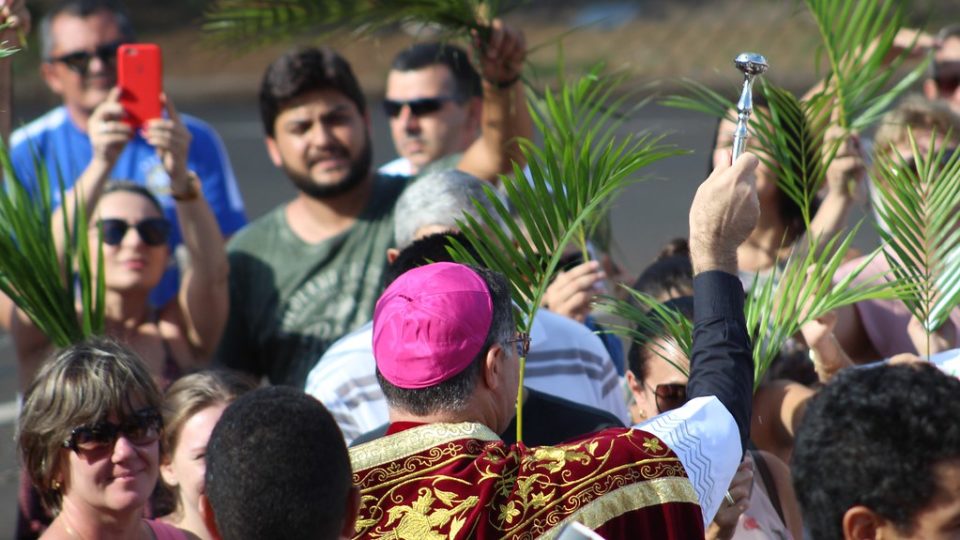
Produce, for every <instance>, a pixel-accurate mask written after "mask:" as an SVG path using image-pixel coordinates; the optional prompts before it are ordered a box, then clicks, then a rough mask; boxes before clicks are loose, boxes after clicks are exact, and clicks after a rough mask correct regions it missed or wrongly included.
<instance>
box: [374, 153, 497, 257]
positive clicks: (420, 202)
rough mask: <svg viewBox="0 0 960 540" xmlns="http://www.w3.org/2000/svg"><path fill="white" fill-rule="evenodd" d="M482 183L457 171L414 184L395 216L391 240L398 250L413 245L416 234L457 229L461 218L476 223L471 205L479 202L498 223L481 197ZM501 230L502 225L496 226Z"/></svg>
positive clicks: (449, 171)
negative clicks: (432, 229)
mask: <svg viewBox="0 0 960 540" xmlns="http://www.w3.org/2000/svg"><path fill="white" fill-rule="evenodd" d="M484 191H485V190H484V182H483V181H482V180H480V179H479V178H477V177H475V176H472V175H469V174H467V173H465V172H463V171H458V170H457V169H448V170H446V171H441V172H436V173H431V174H428V175H426V176H424V177H423V178H420V179H418V180H416V181H415V182H414V183H413V184H412V185H411V186H410V187H408V188H407V189H406V191H404V192H403V195H401V196H400V199H399V200H397V206H396V210H395V212H394V216H395V218H394V229H393V231H394V238H395V239H396V244H397V247H398V248H399V249H404V248H406V247H407V246H409V245H410V244H412V243H413V242H414V240H415V239H416V234H417V231H419V230H420V229H422V228H424V227H429V226H442V227H449V228H450V229H457V220H458V219H463V217H464V214H470V215H471V216H474V217H475V218H477V219H479V218H480V214H479V212H478V211H477V208H476V206H474V203H473V201H475V200H476V201H478V202H479V203H480V204H481V205H482V206H483V208H485V209H486V210H487V212H489V213H490V214H491V215H492V216H494V217H495V218H497V221H498V222H499V221H500V219H499V217H498V214H497V212H496V210H494V207H493V203H491V202H490V199H489V198H487V195H486V194H485V193H484ZM497 225H498V226H500V227H501V228H503V227H502V225H503V224H502V223H498V224H497Z"/></svg>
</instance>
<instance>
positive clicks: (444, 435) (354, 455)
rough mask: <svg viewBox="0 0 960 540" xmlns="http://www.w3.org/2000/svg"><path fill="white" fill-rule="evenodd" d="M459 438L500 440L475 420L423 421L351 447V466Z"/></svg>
mask: <svg viewBox="0 0 960 540" xmlns="http://www.w3.org/2000/svg"><path fill="white" fill-rule="evenodd" d="M462 439H477V440H480V441H484V442H490V441H499V440H500V437H498V436H497V434H495V433H494V432H493V431H491V430H490V428H488V427H487V426H485V425H483V424H478V423H476V422H463V423H460V424H425V425H422V426H417V427H414V428H410V429H407V430H404V431H401V432H400V433H394V434H393V435H389V436H387V437H382V438H380V439H377V440H375V441H370V442H368V443H364V444H361V445H359V446H355V447H353V448H351V449H350V466H351V467H352V468H353V470H354V471H361V470H364V469H370V468H373V467H378V466H380V465H383V464H386V463H389V462H391V461H396V460H398V459H403V458H405V457H407V456H411V455H414V454H418V453H420V452H423V451H424V450H425V449H427V448H430V447H433V446H438V445H441V444H444V443H448V442H453V441H458V440H462Z"/></svg>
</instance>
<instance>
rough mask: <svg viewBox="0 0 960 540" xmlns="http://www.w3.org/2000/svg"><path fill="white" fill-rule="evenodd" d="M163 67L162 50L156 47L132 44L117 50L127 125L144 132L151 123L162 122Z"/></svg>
mask: <svg viewBox="0 0 960 540" xmlns="http://www.w3.org/2000/svg"><path fill="white" fill-rule="evenodd" d="M162 73H163V67H162V64H161V56H160V47H159V46H157V45H155V44H152V43H128V44H124V45H121V46H120V48H119V49H118V50H117V85H118V86H119V87H120V104H121V105H123V110H124V113H125V116H124V122H126V123H127V124H128V125H129V126H130V127H132V128H134V129H140V128H142V127H143V125H144V124H145V123H146V122H147V121H148V120H152V119H154V118H161V116H162V113H163V105H162V103H161V102H160V93H161V92H162V91H163V76H162Z"/></svg>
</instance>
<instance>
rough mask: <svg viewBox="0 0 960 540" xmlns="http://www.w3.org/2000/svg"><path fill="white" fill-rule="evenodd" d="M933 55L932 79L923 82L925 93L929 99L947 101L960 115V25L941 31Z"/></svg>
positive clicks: (931, 64) (932, 51)
mask: <svg viewBox="0 0 960 540" xmlns="http://www.w3.org/2000/svg"><path fill="white" fill-rule="evenodd" d="M931 55H932V57H933V59H932V60H933V61H932V62H931V63H930V77H929V78H927V80H925V81H923V93H924V94H925V95H926V96H927V98H928V99H941V100H943V101H945V102H946V103H947V104H949V105H950V108H951V109H953V111H954V112H955V113H957V114H960V24H954V25H950V26H947V27H945V28H943V29H942V30H940V32H939V33H938V34H937V38H936V44H935V46H934V48H933V49H932V50H931Z"/></svg>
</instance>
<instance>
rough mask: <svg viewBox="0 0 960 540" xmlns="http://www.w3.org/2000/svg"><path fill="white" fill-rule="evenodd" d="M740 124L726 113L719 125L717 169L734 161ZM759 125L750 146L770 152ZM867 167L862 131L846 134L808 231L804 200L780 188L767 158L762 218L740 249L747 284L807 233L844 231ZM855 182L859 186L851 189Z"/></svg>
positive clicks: (760, 177) (823, 236)
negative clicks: (764, 147)
mask: <svg viewBox="0 0 960 540" xmlns="http://www.w3.org/2000/svg"><path fill="white" fill-rule="evenodd" d="M755 106H756V107H758V108H760V107H763V108H765V107H766V102H765V100H762V99H756V100H755ZM760 121H762V120H761V119H760V116H759V115H757V114H754V115H753V117H752V118H751V124H756V122H760ZM735 128H736V123H735V122H734V121H733V120H731V119H729V118H724V119H722V120H720V122H719V123H718V124H717V131H716V134H715V136H714V144H713V153H712V157H711V163H710V167H711V170H712V168H714V167H716V166H717V165H718V164H719V163H721V162H729V160H730V149H731V148H732V146H733V133H734V130H735ZM754 130H755V128H751V136H750V137H749V138H748V139H747V146H748V148H749V149H750V151H752V152H755V153H756V154H758V155H764V154H763V151H762V149H761V148H759V145H758V141H757V137H756V136H755V135H754V134H753V132H754ZM836 133H837V130H830V131H828V134H827V139H828V140H831V139H833V138H834V137H838V136H839V135H836ZM865 171H866V169H865V166H864V161H863V157H862V155H861V151H860V144H859V139H858V138H857V137H856V136H850V137H846V138H845V139H844V141H843V143H842V144H841V145H840V149H839V150H838V151H837V155H836V157H835V158H834V159H833V161H832V162H831V163H830V166H829V167H828V168H827V171H826V178H825V179H824V183H823V187H822V189H821V191H820V193H821V195H822V196H821V197H818V198H817V199H816V200H815V201H814V202H813V205H812V206H813V207H812V208H811V209H810V214H811V215H812V216H813V218H812V221H811V224H810V228H811V230H809V231H808V230H806V226H805V223H804V221H803V211H802V209H801V207H800V205H798V204H797V203H796V201H794V200H793V199H791V198H790V197H789V196H788V195H787V194H786V193H785V192H784V191H783V189H782V188H780V186H779V185H778V178H777V175H776V171H775V170H773V169H771V168H770V167H769V166H768V164H766V163H763V162H762V161H761V163H760V165H759V166H758V167H757V170H756V176H757V195H758V196H759V198H760V219H759V221H758V222H757V226H756V228H755V229H754V230H753V233H752V234H751V235H750V236H749V237H748V238H747V240H746V241H745V242H744V243H743V244H741V245H740V247H739V248H738V249H737V260H738V261H739V264H740V279H741V281H743V283H744V287H749V286H750V285H751V284H752V283H753V281H754V277H755V276H757V275H759V276H760V277H761V279H765V278H766V277H767V276H769V275H771V274H770V272H771V271H772V269H773V268H774V266H775V265H776V264H778V261H780V262H782V261H785V260H786V259H787V257H789V256H790V253H792V252H793V249H794V247H797V246H800V245H801V244H800V243H799V242H800V241H801V239H802V238H804V236H805V235H812V236H813V237H815V238H818V239H820V240H819V241H820V243H821V244H822V243H823V242H824V241H825V240H827V239H829V238H830V237H832V236H834V235H836V234H837V233H839V232H841V231H842V230H843V229H844V227H846V221H847V214H848V213H849V210H850V207H851V206H853V203H854V201H855V199H856V196H857V192H858V191H859V189H860V187H861V186H862V185H863V179H864V178H865V174H866V173H865ZM851 185H854V186H856V187H855V188H854V189H851Z"/></svg>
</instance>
